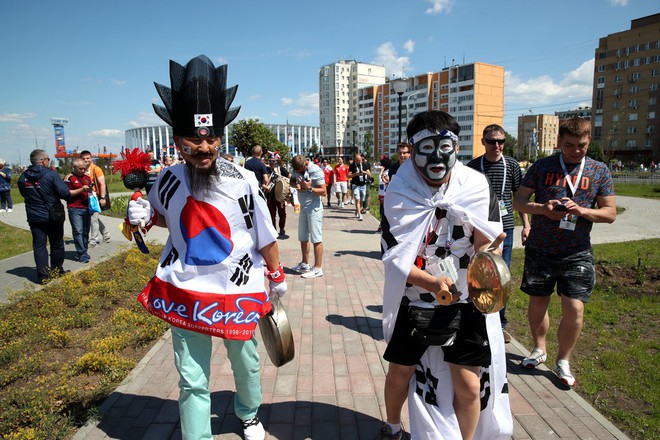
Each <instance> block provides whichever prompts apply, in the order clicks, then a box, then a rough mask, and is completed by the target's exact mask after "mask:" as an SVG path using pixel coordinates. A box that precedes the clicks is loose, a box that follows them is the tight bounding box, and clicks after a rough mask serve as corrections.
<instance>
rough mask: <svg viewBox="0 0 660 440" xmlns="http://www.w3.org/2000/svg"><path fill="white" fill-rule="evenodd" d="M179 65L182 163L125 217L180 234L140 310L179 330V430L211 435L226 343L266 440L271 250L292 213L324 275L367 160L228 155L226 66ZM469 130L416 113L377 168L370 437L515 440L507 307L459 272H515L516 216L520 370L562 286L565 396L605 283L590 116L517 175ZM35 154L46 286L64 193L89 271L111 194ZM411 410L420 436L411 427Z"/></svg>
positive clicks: (608, 188) (162, 90)
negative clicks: (377, 408)
mask: <svg viewBox="0 0 660 440" xmlns="http://www.w3.org/2000/svg"><path fill="white" fill-rule="evenodd" d="M170 69H171V70H172V72H171V77H172V78H177V80H176V81H174V80H173V82H172V84H171V87H167V86H164V85H160V84H156V88H157V89H158V91H159V95H160V96H161V98H162V100H163V105H162V106H161V105H155V104H154V109H155V111H156V113H157V115H158V116H159V117H161V118H162V119H163V120H164V121H165V122H166V123H167V124H169V125H170V126H171V127H172V129H173V134H174V142H175V145H176V148H177V151H178V152H179V154H180V159H181V160H174V158H172V157H166V158H165V159H164V160H163V161H162V163H161V161H159V160H157V159H156V158H155V157H154V155H153V154H152V156H151V164H150V170H149V173H148V174H149V177H148V188H147V194H146V195H145V196H144V197H141V198H138V199H137V200H132V201H130V202H129V205H128V210H127V220H128V222H129V223H130V224H132V225H146V226H145V227H146V228H147V229H148V228H151V227H163V228H167V230H168V232H169V237H170V238H169V240H168V241H167V244H166V246H165V248H164V250H163V255H162V258H161V264H159V265H158V267H157V268H156V272H155V275H154V277H153V278H152V279H151V280H150V281H149V283H148V284H147V286H146V287H145V288H144V290H143V291H142V292H141V293H140V296H139V298H138V299H139V301H140V302H141V303H142V305H143V306H144V307H145V309H146V310H147V311H148V312H149V313H151V314H153V315H155V316H157V317H159V318H160V319H163V320H165V321H167V322H168V323H170V324H171V326H172V327H171V328H172V344H173V350H174V354H175V366H176V368H177V370H178V372H179V376H180V380H179V387H180V395H179V411H180V419H181V435H182V437H183V438H184V439H211V438H212V433H211V418H210V414H211V393H210V390H209V383H210V378H211V353H212V337H219V338H222V340H223V342H224V344H225V347H226V349H227V356H228V358H229V360H230V362H231V364H232V371H233V373H234V385H235V387H236V393H235V396H234V402H233V403H234V413H235V414H236V416H237V417H238V418H239V419H240V420H241V423H242V427H243V434H244V437H245V439H247V440H255V439H259V440H261V439H264V438H265V429H264V427H263V425H262V423H261V422H260V420H259V418H258V417H257V411H258V409H259V406H260V404H261V401H262V395H261V384H260V380H261V377H260V368H259V356H258V354H257V350H256V344H257V342H256V337H255V334H254V331H255V328H256V325H257V323H258V321H259V319H260V318H262V317H264V316H265V315H267V314H268V313H269V312H270V310H271V308H272V306H271V299H272V298H273V297H275V296H277V297H280V296H283V295H285V294H286V292H287V289H288V286H287V282H286V277H285V274H284V269H283V267H282V264H281V261H280V255H279V247H278V239H286V238H288V236H287V235H286V222H287V209H286V207H287V204H291V205H293V207H294V212H296V213H297V214H298V215H297V220H298V240H299V242H300V251H301V258H300V262H299V263H298V264H297V265H295V266H294V267H292V268H291V269H292V270H293V271H295V272H297V273H298V274H299V275H300V276H301V277H302V278H304V279H312V278H318V277H323V275H324V273H323V222H324V220H323V213H324V208H328V207H332V204H333V200H334V204H335V206H336V207H337V208H338V209H342V208H348V209H350V210H351V211H354V216H355V219H356V220H357V221H361V220H363V218H364V217H363V216H364V215H366V214H367V212H368V211H369V195H370V193H371V191H370V187H371V185H373V184H374V182H375V178H374V177H375V175H376V173H374V169H375V167H374V166H373V165H372V164H370V163H369V161H368V160H367V159H368V158H367V157H365V156H364V155H362V154H356V155H355V156H353V157H350V158H342V157H339V158H337V159H336V161H337V163H336V165H335V166H334V167H333V166H332V165H331V164H330V162H331V161H330V160H329V159H328V158H316V159H315V158H312V159H310V158H308V157H305V156H302V155H298V156H294V157H293V158H292V159H291V163H290V168H287V167H286V166H284V164H283V163H282V158H281V156H280V154H279V153H278V152H276V151H265V149H264V148H262V146H260V145H254V146H253V148H252V151H251V153H252V156H251V157H250V158H249V159H248V160H247V161H246V162H245V165H244V166H240V165H238V164H236V163H234V160H233V158H232V157H230V156H226V155H222V156H221V155H220V153H219V151H220V145H221V141H222V136H223V133H224V129H225V127H226V126H227V124H229V123H230V122H231V121H232V120H233V119H234V118H236V116H237V115H238V111H239V108H231V107H230V106H231V103H232V100H233V98H234V94H235V88H229V89H227V88H226V79H227V78H226V75H227V67H226V66H219V67H216V66H214V65H213V63H212V62H211V60H209V59H208V58H207V57H205V56H199V57H196V58H193V59H192V60H190V61H189V62H188V63H187V64H186V65H185V66H184V65H179V64H178V63H175V62H174V61H172V62H171V63H170ZM200 90H203V91H205V93H200V92H199V91H200ZM206 92H208V93H206ZM460 130H461V127H460V125H459V124H458V122H457V121H456V120H455V119H454V118H453V117H452V116H451V115H450V114H448V113H445V112H441V111H425V112H421V113H418V114H416V115H415V116H414V117H413V118H412V120H411V121H410V123H409V124H408V126H407V129H406V135H407V136H406V137H407V139H406V141H402V142H401V143H399V144H398V145H397V156H396V160H393V161H390V159H389V158H387V157H384V158H382V159H381V161H380V164H379V165H380V166H379V168H380V172H379V173H378V177H377V178H378V199H379V204H380V214H381V215H380V217H381V222H380V227H379V231H380V233H381V251H382V260H383V264H384V274H385V280H384V291H383V334H384V337H385V341H386V343H387V346H386V349H385V352H384V359H385V360H386V361H388V363H389V368H388V371H387V375H386V380H385V384H384V389H383V393H384V396H385V400H384V401H385V407H386V420H385V421H384V423H383V425H382V428H381V430H380V432H379V433H377V438H378V439H390V440H392V439H394V440H400V439H409V438H410V435H411V434H412V436H413V437H414V438H425V439H436V438H463V439H472V438H479V439H497V438H509V437H510V436H511V434H512V430H513V419H512V416H511V410H510V406H509V400H508V393H507V392H506V360H505V344H506V343H508V342H509V341H510V339H511V337H510V335H509V334H508V333H507V331H506V324H507V319H506V308H503V309H502V310H501V311H500V312H499V313H489V314H485V313H482V312H481V311H480V310H479V309H478V308H477V307H475V305H474V304H473V303H472V301H471V300H470V296H469V292H468V283H467V269H468V266H469V264H470V260H471V258H472V257H473V256H474V255H475V254H477V253H479V252H489V253H492V254H496V255H501V256H502V258H503V259H504V261H505V262H506V264H507V265H510V264H511V250H512V247H513V231H514V210H516V211H518V212H519V215H520V218H521V220H522V223H523V228H522V236H521V240H522V243H523V245H525V262H524V270H523V279H522V284H521V290H522V291H523V292H525V293H526V294H527V295H529V308H528V320H529V327H530V330H531V333H532V336H533V339H534V345H535V346H534V347H533V348H532V350H531V353H530V355H529V356H528V357H526V358H524V359H523V360H522V362H521V364H522V365H523V366H524V367H527V368H536V367H538V366H539V365H540V364H542V363H543V362H546V360H547V353H546V337H547V334H548V329H549V320H550V317H549V315H548V306H549V303H550V301H551V298H552V293H553V292H555V291H556V293H557V294H558V295H559V297H560V301H561V316H560V318H559V319H560V324H559V330H558V334H557V339H558V341H559V348H558V353H557V359H556V361H555V367H554V371H555V373H556V374H557V376H558V378H559V380H560V381H561V382H562V383H563V384H565V385H566V386H567V387H573V386H575V383H576V379H575V377H574V375H573V374H572V371H571V368H570V357H571V354H572V351H573V349H574V347H575V344H576V342H577V340H578V338H579V335H580V331H581V328H582V321H583V316H584V306H585V303H587V302H588V300H589V297H590V295H591V291H592V289H593V287H594V284H595V269H594V257H593V251H592V249H591V243H590V239H589V235H590V231H591V227H592V225H593V223H599V222H608V223H611V222H613V221H614V220H615V218H616V203H615V196H614V191H613V186H612V179H611V175H610V172H609V170H608V167H607V166H606V165H605V164H602V163H600V162H597V161H594V160H592V159H590V158H589V157H587V149H588V145H589V141H590V139H591V134H590V124H589V122H588V121H585V120H583V119H580V118H574V119H570V120H568V121H566V122H564V123H563V124H562V125H561V127H560V128H559V138H558V144H559V149H560V153H559V154H556V155H553V156H550V157H546V158H543V159H540V160H538V161H537V162H535V163H534V164H533V165H532V166H531V167H530V169H529V170H528V171H527V172H526V173H525V174H524V175H523V173H522V172H521V169H520V167H519V165H518V162H517V161H516V160H515V159H513V158H511V157H509V156H505V155H504V154H503V150H504V144H505V133H504V129H503V128H502V127H501V126H499V125H496V124H493V125H489V126H487V127H486V128H485V129H484V130H483V133H482V138H481V142H482V145H483V147H484V154H483V155H481V156H479V157H476V158H475V159H473V160H472V161H470V162H469V163H468V164H467V165H463V164H462V163H461V162H460V161H459V160H458V152H459V150H460V142H459V133H460ZM30 161H31V164H32V165H31V166H30V167H29V168H28V169H27V170H26V171H25V172H24V173H23V174H22V175H21V176H20V178H19V181H18V185H19V189H20V192H21V194H22V195H23V197H24V199H25V204H26V210H27V217H28V223H29V225H30V229H31V231H32V235H33V248H34V258H35V263H36V266H37V274H38V276H39V279H40V280H42V281H46V280H49V279H50V278H51V277H53V276H57V275H58V274H61V273H64V272H65V270H64V268H63V261H64V242H63V222H64V209H63V206H62V204H61V202H60V200H66V201H67V208H68V217H69V221H70V223H71V226H72V230H73V239H74V244H75V248H76V255H77V259H78V260H79V261H81V262H87V261H89V259H90V257H89V254H88V252H87V251H88V247H89V246H94V245H100V244H102V243H103V242H104V241H107V240H108V238H109V235H108V231H107V230H106V229H105V226H104V225H103V222H102V221H101V220H100V219H99V216H98V212H96V213H93V212H91V211H90V209H89V206H90V204H91V203H92V202H93V199H94V198H96V199H97V202H98V204H99V205H100V208H101V209H102V208H103V207H104V206H105V205H106V204H107V203H108V202H107V201H106V195H107V194H108V192H107V186H106V184H105V179H104V176H103V172H102V170H101V169H100V168H99V167H97V166H95V165H94V164H93V162H92V160H91V154H90V153H89V152H87V151H85V152H82V153H81V155H80V157H79V158H76V159H75V160H74V161H73V168H72V172H71V174H69V175H68V176H66V177H65V178H64V180H63V179H62V178H60V177H59V175H58V174H57V173H56V172H55V171H53V170H52V169H51V167H50V164H49V163H50V157H49V156H48V153H47V152H46V151H44V150H34V151H33V152H32V154H31V155H30ZM345 161H346V163H345ZM8 174H9V173H8V172H7V171H6V168H5V167H4V163H2V161H0V201H1V202H2V208H1V209H2V210H11V209H12V204H11V197H9V198H8V197H7V191H6V190H5V189H4V188H5V187H4V186H3V181H4V179H6V178H7V175H8ZM9 178H10V174H9ZM173 188H174V189H173ZM333 196H334V197H333ZM99 210H100V209H99ZM528 216H531V220H530V218H528ZM95 224H96V226H95ZM48 242H49V243H50V255H49V253H48V251H47V249H46V247H47V243H48ZM310 252H311V253H312V254H313V259H311V257H310ZM49 257H50V262H49ZM443 295H448V297H447V296H443ZM441 297H442V298H441ZM446 298H449V300H448V301H447V300H446ZM200 310H202V312H200ZM218 316H220V317H223V318H218ZM406 401H408V408H409V414H410V427H409V431H410V433H409V432H407V431H406V429H405V427H404V426H403V425H402V423H401V411H402V408H403V405H404V404H405V403H406ZM374 434H376V433H374Z"/></svg>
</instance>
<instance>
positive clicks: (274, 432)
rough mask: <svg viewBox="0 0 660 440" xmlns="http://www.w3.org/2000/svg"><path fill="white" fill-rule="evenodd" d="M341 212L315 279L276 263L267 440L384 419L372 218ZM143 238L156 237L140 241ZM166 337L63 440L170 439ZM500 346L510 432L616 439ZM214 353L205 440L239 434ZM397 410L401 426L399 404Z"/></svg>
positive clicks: (373, 427) (223, 363)
mask: <svg viewBox="0 0 660 440" xmlns="http://www.w3.org/2000/svg"><path fill="white" fill-rule="evenodd" d="M351 208H352V206H350V205H349V206H348V207H347V208H344V209H339V208H336V207H333V208H329V209H328V208H326V211H325V218H324V247H325V249H324V267H323V270H324V273H325V275H324V276H323V277H321V278H316V279H310V280H305V279H303V278H301V277H300V276H299V275H297V274H294V273H293V272H292V271H290V270H289V269H286V272H287V282H288V285H289V290H288V293H287V295H286V296H285V297H284V298H283V303H284V305H285V307H286V310H287V314H288V317H289V321H290V323H291V328H292V331H293V334H294V340H295V347H296V356H295V359H294V360H293V361H292V362H290V363H289V364H287V365H285V366H283V367H281V368H275V367H274V366H273V365H272V364H271V363H270V361H269V360H268V356H267V355H266V352H265V349H264V347H263V345H260V346H259V353H260V355H261V359H262V360H261V364H262V387H263V404H262V406H261V408H260V410H259V417H260V418H261V420H262V422H263V423H264V426H265V428H266V430H267V438H268V439H278V440H285V439H295V440H299V439H314V440H322V439H348V440H354V439H368V440H371V439H373V438H374V437H375V435H376V433H377V431H378V429H379V427H380V424H381V420H382V419H383V417H384V414H385V405H384V400H383V387H384V382H385V372H386V371H387V363H386V362H385V361H384V360H383V359H382V354H383V351H384V349H385V342H384V341H383V335H382V328H381V304H382V301H381V297H382V289H383V266H382V263H381V262H380V251H379V247H380V245H379V238H380V236H379V235H378V234H377V232H376V228H377V226H378V224H377V221H376V219H375V218H373V217H372V216H370V215H366V216H365V217H364V221H362V222H360V221H357V220H356V219H355V218H354V214H353V211H351ZM109 222H112V221H111V220H109ZM296 223H297V216H296V215H295V214H293V212H292V211H291V210H290V211H289V213H288V221H287V233H288V234H289V236H290V237H289V238H288V239H285V240H279V244H280V250H281V260H282V263H283V265H284V266H285V267H286V268H290V267H293V266H295V265H296V264H297V263H298V262H299V261H300V250H299V242H298V241H297V224H296ZM115 230H116V229H115ZM154 237H156V238H158V237H157V236H154V235H152V236H151V237H147V239H148V240H149V239H153V238H154ZM161 239H162V237H161ZM107 249H111V247H110V246H108V248H107ZM30 257H31V255H30ZM0 263H2V262H0ZM26 264H27V263H26ZM0 281H1V279H0ZM259 338H260V336H259ZM170 339H171V337H170V333H169V332H167V333H166V334H165V335H164V336H163V337H162V338H161V339H160V340H158V341H157V342H156V344H155V345H154V346H153V348H152V349H151V350H150V351H149V352H148V354H147V355H146V356H145V357H144V358H143V359H142V361H141V362H140V363H139V364H138V366H137V367H136V368H135V369H134V370H133V371H132V372H131V373H130V375H129V376H128V377H127V378H126V380H125V381H124V382H123V383H122V384H121V385H120V386H119V387H118V388H117V389H116V390H115V392H114V393H113V394H112V395H111V396H110V397H109V398H108V399H107V400H106V402H105V403H104V404H103V405H102V407H101V409H100V412H99V418H98V420H95V421H93V422H90V423H88V424H87V425H86V426H84V427H82V428H81V429H80V430H79V431H78V432H77V433H76V435H75V436H74V437H73V438H74V439H77V440H80V439H123V440H130V439H136V440H138V439H140V440H147V439H155V440H161V439H179V438H181V433H180V430H179V426H178V423H179V414H178V407H177V397H178V387H177V381H178V374H177V372H176V370H175V368H174V362H173V354H172V348H171V341H170ZM506 348H507V358H508V381H509V392H510V400H511V410H512V413H513V416H514V434H513V437H512V438H513V439H516V440H518V439H520V440H523V439H599V440H602V439H625V438H627V437H626V436H625V435H624V434H623V433H621V432H620V431H619V430H618V429H617V428H616V427H614V426H613V425H612V424H611V423H609V422H608V421H607V420H606V419H605V418H604V417H603V416H602V415H600V414H599V413H597V412H596V411H595V410H594V409H593V408H592V407H591V406H590V405H589V404H588V403H587V402H585V401H584V400H583V399H582V398H581V397H580V396H579V395H578V394H577V393H575V392H574V391H566V390H564V389H562V388H561V385H560V384H559V382H558V380H557V379H556V378H555V376H554V374H553V373H552V372H551V371H549V370H548V369H547V368H545V367H544V366H542V367H541V368H539V369H537V370H527V369H524V368H522V367H520V366H519V365H518V364H519V362H520V360H521V359H522V358H523V357H524V356H525V355H527V354H528V351H527V350H526V349H525V348H524V347H522V346H521V345H520V344H519V343H518V342H517V341H515V340H514V341H513V342H512V343H511V344H507V346H506ZM224 351H225V349H224V346H223V345H222V343H221V342H220V341H219V340H216V341H215V344H214V355H213V360H212V379H211V390H212V423H211V424H212V428H213V434H214V439H223V440H225V439H227V440H228V439H240V438H242V435H241V433H242V430H241V427H240V423H239V421H238V419H237V418H236V417H235V415H234V411H233V407H232V404H231V399H232V395H233V392H234V388H233V378H232V374H231V367H230V365H229V363H228V362H227V360H226V357H225V353H224ZM403 418H404V423H405V424H406V425H407V422H408V417H407V410H406V408H404V417H403Z"/></svg>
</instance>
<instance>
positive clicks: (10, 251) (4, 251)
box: [0, 222, 32, 260]
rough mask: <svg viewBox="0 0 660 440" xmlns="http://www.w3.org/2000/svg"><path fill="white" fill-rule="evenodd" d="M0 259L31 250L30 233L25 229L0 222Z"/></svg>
mask: <svg viewBox="0 0 660 440" xmlns="http://www.w3.org/2000/svg"><path fill="white" fill-rule="evenodd" d="M0 237H2V246H0V260H4V259H5V258H9V257H13V256H14V255H20V254H23V253H25V252H29V251H31V250H32V234H31V233H30V231H27V230H25V229H20V228H15V227H13V226H9V225H7V224H5V223H2V222H0Z"/></svg>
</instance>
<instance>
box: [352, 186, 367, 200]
mask: <svg viewBox="0 0 660 440" xmlns="http://www.w3.org/2000/svg"><path fill="white" fill-rule="evenodd" d="M351 190H353V197H354V198H355V200H362V201H364V200H365V199H366V198H367V185H352V186H351Z"/></svg>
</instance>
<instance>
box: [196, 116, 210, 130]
mask: <svg viewBox="0 0 660 440" xmlns="http://www.w3.org/2000/svg"><path fill="white" fill-rule="evenodd" d="M212 126H213V114H207V115H195V127H212Z"/></svg>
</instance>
